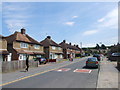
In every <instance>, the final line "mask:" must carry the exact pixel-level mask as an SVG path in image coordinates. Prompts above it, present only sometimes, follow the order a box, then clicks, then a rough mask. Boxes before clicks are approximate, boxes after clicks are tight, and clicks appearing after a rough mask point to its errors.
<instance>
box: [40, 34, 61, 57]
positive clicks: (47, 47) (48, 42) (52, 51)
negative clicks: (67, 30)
mask: <svg viewBox="0 0 120 90" xmlns="http://www.w3.org/2000/svg"><path fill="white" fill-rule="evenodd" d="M40 43H41V44H42V45H43V46H44V52H45V57H46V59H57V58H63V55H62V54H63V52H62V48H61V46H60V45H59V44H57V43H56V42H54V41H53V40H52V39H51V37H50V36H47V38H45V39H44V40H43V41H41V42H40Z"/></svg>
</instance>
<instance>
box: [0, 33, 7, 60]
mask: <svg viewBox="0 0 120 90" xmlns="http://www.w3.org/2000/svg"><path fill="white" fill-rule="evenodd" d="M8 55H9V52H8V51H7V41H6V40H5V38H4V37H3V36H2V35H0V60H1V61H8Z"/></svg>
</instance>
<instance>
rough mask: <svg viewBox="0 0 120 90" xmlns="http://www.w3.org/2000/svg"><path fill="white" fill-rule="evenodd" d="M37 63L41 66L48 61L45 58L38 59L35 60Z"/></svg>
mask: <svg viewBox="0 0 120 90" xmlns="http://www.w3.org/2000/svg"><path fill="white" fill-rule="evenodd" d="M35 61H39V64H42V63H43V64H46V63H47V60H46V59H45V58H41V57H37V58H35Z"/></svg>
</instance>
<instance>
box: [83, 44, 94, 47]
mask: <svg viewBox="0 0 120 90" xmlns="http://www.w3.org/2000/svg"><path fill="white" fill-rule="evenodd" d="M95 46H96V44H95V43H89V44H88V43H87V44H83V45H82V47H95Z"/></svg>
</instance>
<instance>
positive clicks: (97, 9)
mask: <svg viewBox="0 0 120 90" xmlns="http://www.w3.org/2000/svg"><path fill="white" fill-rule="evenodd" d="M117 10H118V3H117V2H4V3H3V4H2V35H3V36H8V35H10V34H12V33H14V32H15V31H20V29H21V28H22V27H24V28H25V29H26V33H27V34H29V35H30V36H32V37H33V38H34V39H36V40H38V41H41V40H43V39H44V38H46V36H47V35H50V36H51V37H52V39H53V40H54V41H56V42H57V43H60V42H62V41H63V40H64V39H65V40H66V41H67V42H71V43H72V44H78V45H80V42H82V45H83V47H88V46H89V47H91V46H95V45H96V43H100V42H102V43H104V44H105V45H113V44H116V43H117V41H118V40H117V39H118V34H117V33H118V25H117V24H118V11H117Z"/></svg>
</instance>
